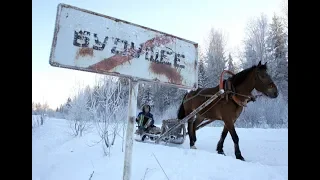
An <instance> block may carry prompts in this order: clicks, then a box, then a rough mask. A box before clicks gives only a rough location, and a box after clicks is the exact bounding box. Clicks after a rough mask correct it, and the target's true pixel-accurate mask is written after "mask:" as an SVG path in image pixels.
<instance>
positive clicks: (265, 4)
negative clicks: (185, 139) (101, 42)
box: [32, 0, 283, 109]
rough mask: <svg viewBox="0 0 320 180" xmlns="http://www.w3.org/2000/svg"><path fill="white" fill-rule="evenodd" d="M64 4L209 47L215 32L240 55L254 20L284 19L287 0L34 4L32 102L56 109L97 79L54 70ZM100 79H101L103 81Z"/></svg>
mask: <svg viewBox="0 0 320 180" xmlns="http://www.w3.org/2000/svg"><path fill="white" fill-rule="evenodd" d="M59 3H65V4H69V5H73V6H76V7H79V8H83V9H87V10H90V11H94V12H97V13H101V14H105V15H108V16H111V17H115V18H118V19H122V20H126V21H129V22H132V23H135V24H139V25H142V26H146V27H150V28H152V29H156V30H159V31H162V32H165V33H169V34H172V35H175V36H178V37H182V38H184V39H187V40H191V41H194V42H197V43H198V44H199V45H200V47H202V46H204V45H205V42H206V38H207V37H208V34H209V32H210V29H211V28H215V29H219V30H222V31H223V32H224V33H225V34H226V35H227V47H226V48H227V49H226V50H227V51H228V52H231V53H232V52H234V51H235V50H236V49H237V48H238V47H240V46H241V43H242V40H243V39H244V37H245V27H246V24H247V22H248V21H249V20H250V18H254V17H257V16H259V15H260V14H261V13H264V14H266V15H267V16H268V18H269V19H270V20H271V17H272V16H273V14H274V13H277V14H280V13H281V5H282V3H283V0H241V1H239V0H224V1H222V0H174V1H173V0H161V1H160V0H158V1H155V0H134V1H130V0H126V1H124V0H117V1H111V0H61V1H57V0H50V1H45V0H32V101H33V102H40V103H45V102H46V103H48V105H49V107H50V108H53V109H55V108H56V107H59V106H60V104H63V103H65V102H66V100H67V98H68V97H70V96H73V94H74V93H75V90H76V88H77V87H79V85H80V86H85V85H93V84H94V83H95V79H96V78H97V75H96V74H94V73H88V72H82V71H76V70H68V69H63V68H57V67H52V66H50V64H49V56H50V51H51V45H52V39H53V33H54V25H55V18H56V12H57V6H58V4H59ZM98 76H99V75H98Z"/></svg>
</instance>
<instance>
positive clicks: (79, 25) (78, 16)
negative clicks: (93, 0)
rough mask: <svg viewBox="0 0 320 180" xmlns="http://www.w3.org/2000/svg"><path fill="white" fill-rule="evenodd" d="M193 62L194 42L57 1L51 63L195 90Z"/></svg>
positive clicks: (195, 60)
mask: <svg viewBox="0 0 320 180" xmlns="http://www.w3.org/2000/svg"><path fill="white" fill-rule="evenodd" d="M93 22H94V23H93ZM151 49H153V53H152V51H151ZM197 61H198V44H197V43H195V42H192V41H189V40H185V39H183V38H180V37H177V36H173V35H170V34H167V33H164V32H160V31H157V30H154V29H151V28H148V27H144V26H140V25H137V24H133V23H130V22H127V21H124V20H120V19H116V18H113V17H109V16H106V15H102V14H98V13H95V12H92V11H88V10H85V9H80V8H78V7H74V6H70V5H66V4H62V3H61V4H59V5H58V9H57V15H56V23H55V30H54V37H53V41H52V48H51V54H50V60H49V64H50V65H51V66H55V67H61V68H68V69H74V70H80V71H87V72H93V73H99V74H105V75H112V76H118V77H127V78H130V77H134V78H137V79H139V80H141V81H148V82H158V83H164V84H171V85H175V86H177V87H179V88H184V89H196V88H198V63H197Z"/></svg>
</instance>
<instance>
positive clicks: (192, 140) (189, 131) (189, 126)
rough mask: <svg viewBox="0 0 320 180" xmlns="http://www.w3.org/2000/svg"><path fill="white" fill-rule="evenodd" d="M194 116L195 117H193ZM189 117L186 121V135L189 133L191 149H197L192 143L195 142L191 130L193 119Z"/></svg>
mask: <svg viewBox="0 0 320 180" xmlns="http://www.w3.org/2000/svg"><path fill="white" fill-rule="evenodd" d="M194 118H195V117H194ZM194 118H192V119H190V121H188V135H189V140H190V148H191V149H197V147H196V146H195V145H194V143H195V135H194V131H193V129H194V128H193V125H194V122H193V119H194Z"/></svg>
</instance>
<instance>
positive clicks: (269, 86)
mask: <svg viewBox="0 0 320 180" xmlns="http://www.w3.org/2000/svg"><path fill="white" fill-rule="evenodd" d="M222 78H223V73H222V74H221V79H220V85H218V86H216V87H214V88H198V89H197V90H195V91H190V92H189V93H186V94H185V95H184V98H183V102H182V104H181V105H180V108H179V111H178V119H183V118H184V117H186V116H187V115H188V114H190V113H191V112H192V111H193V110H194V109H196V108H197V107H198V106H200V105H201V104H202V103H204V102H205V101H206V100H207V99H208V98H209V97H210V96H212V95H213V94H215V93H217V92H218V91H219V89H222V88H223V89H224V90H225V93H224V94H223V95H221V96H220V97H218V98H217V99H216V100H214V101H213V102H212V103H211V104H209V105H208V106H207V107H205V108H204V109H203V110H201V111H200V112H199V113H198V114H196V115H195V117H194V119H192V120H194V121H192V120H189V122H188V134H189V140H190V148H191V149H196V147H195V142H196V141H197V138H196V130H197V127H198V126H199V125H201V123H202V121H203V120H204V119H209V122H212V121H214V120H222V121H223V122H224V127H223V131H222V133H221V137H220V140H219V142H218V144H217V149H216V150H217V152H218V154H223V155H224V152H223V143H224V140H225V138H226V136H227V134H228V132H229V133H230V135H231V136H232V140H233V142H234V148H235V156H236V158H237V159H240V160H243V161H244V158H243V157H242V155H241V152H240V148H239V137H238V135H237V133H236V130H235V127H234V123H235V122H236V120H237V118H238V117H239V116H240V114H241V112H242V110H243V108H244V107H245V106H246V104H247V103H248V102H249V101H254V100H255V99H254V96H252V94H251V92H252V91H253V89H256V90H257V91H259V92H261V93H263V94H264V95H265V96H267V97H269V98H277V97H278V89H277V87H276V85H275V84H274V83H273V81H272V79H271V77H270V75H269V74H268V73H267V63H265V64H263V65H262V64H261V61H260V62H259V64H258V65H257V66H256V65H255V66H252V67H251V68H248V69H245V70H243V71H241V72H239V73H237V74H235V75H233V76H232V77H231V78H229V79H228V80H224V81H222ZM198 128H199V127H198Z"/></svg>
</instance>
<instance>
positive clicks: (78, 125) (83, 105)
mask: <svg viewBox="0 0 320 180" xmlns="http://www.w3.org/2000/svg"><path fill="white" fill-rule="evenodd" d="M89 94H90V92H88V89H79V90H78V93H77V95H76V96H75V97H74V99H73V101H71V102H70V107H69V108H68V115H67V116H66V118H67V119H68V120H69V125H70V128H71V130H72V135H73V136H80V137H81V136H82V135H83V133H84V132H85V131H87V130H88V129H89V128H90V127H91V126H90V125H91V123H90V120H92V114H91V112H90V111H89V108H90V105H89V104H88V103H89V101H88V100H89Z"/></svg>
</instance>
